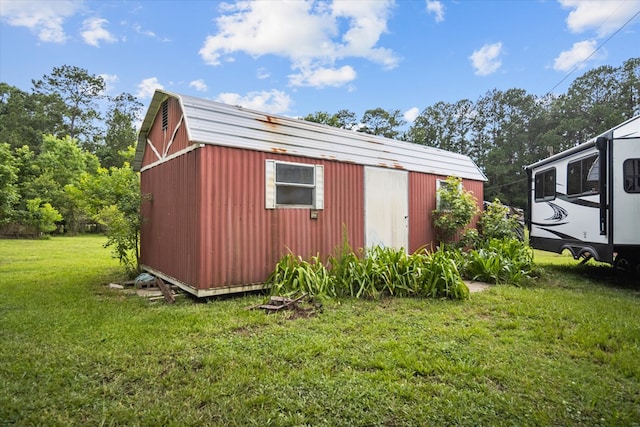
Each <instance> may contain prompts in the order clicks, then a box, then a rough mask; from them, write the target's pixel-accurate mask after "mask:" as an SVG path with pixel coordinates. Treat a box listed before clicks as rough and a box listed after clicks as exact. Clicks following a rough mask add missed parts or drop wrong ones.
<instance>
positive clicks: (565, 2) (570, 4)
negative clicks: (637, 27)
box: [559, 0, 640, 38]
mask: <svg viewBox="0 0 640 427" xmlns="http://www.w3.org/2000/svg"><path fill="white" fill-rule="evenodd" d="M559 1H560V4H561V5H562V7H564V8H565V9H572V10H571V12H569V16H567V27H568V28H569V30H570V31H571V32H574V33H583V32H585V31H588V30H595V32H596V35H597V36H598V37H599V38H601V37H605V36H608V35H609V34H611V33H613V32H614V31H616V30H617V29H618V28H620V27H621V26H622V25H624V24H625V22H627V21H628V20H629V18H631V17H632V16H633V15H634V14H635V13H637V12H638V11H639V10H640V0H599V1H596V0H591V1H584V0H559Z"/></svg>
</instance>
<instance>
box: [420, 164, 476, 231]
mask: <svg viewBox="0 0 640 427" xmlns="http://www.w3.org/2000/svg"><path fill="white" fill-rule="evenodd" d="M438 198H439V204H438V207H437V209H435V210H433V211H432V212H431V214H432V218H433V225H434V226H435V228H436V232H437V237H438V240H439V241H440V242H441V243H451V242H453V241H454V240H455V237H456V234H457V233H458V232H459V231H460V230H462V229H463V228H464V227H466V226H467V225H468V224H469V223H470V222H471V219H472V218H473V216H474V215H476V214H477V213H478V207H477V200H476V198H475V197H474V196H473V193H471V192H469V191H466V190H465V189H464V188H463V187H462V179H461V178H458V177H455V176H450V177H448V178H447V179H446V182H445V185H444V186H442V187H441V188H439V189H438Z"/></svg>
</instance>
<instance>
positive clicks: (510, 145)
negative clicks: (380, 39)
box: [304, 58, 640, 208]
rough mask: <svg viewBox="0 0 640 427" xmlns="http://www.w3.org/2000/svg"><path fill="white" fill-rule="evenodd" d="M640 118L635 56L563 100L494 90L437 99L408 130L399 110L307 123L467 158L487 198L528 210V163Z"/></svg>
mask: <svg viewBox="0 0 640 427" xmlns="http://www.w3.org/2000/svg"><path fill="white" fill-rule="evenodd" d="M639 114H640V58H631V59H629V60H627V61H625V62H624V63H623V64H622V65H621V66H619V67H613V66H609V65H605V66H601V67H598V68H594V69H592V70H590V71H588V72H586V73H584V74H583V75H581V76H579V77H578V78H576V79H575V80H574V81H573V83H572V84H571V85H570V87H569V89H568V90H567V92H566V93H563V94H560V95H554V94H546V95H543V96H536V95H532V94H529V93H527V92H526V91H525V90H523V89H516V88H514V89H509V90H506V91H500V90H496V89H494V90H491V91H488V92H487V93H486V94H484V95H482V96H481V97H480V98H479V99H478V100H476V101H475V102H474V101H471V100H469V99H461V100H459V101H457V102H453V103H449V102H443V101H441V102H437V103H435V104H433V105H431V106H428V107H427V108H425V109H424V110H423V111H422V113H421V114H420V115H419V116H418V117H417V118H416V120H415V121H414V122H413V123H412V124H411V126H409V128H408V129H407V130H406V131H404V132H402V131H401V130H400V129H401V128H402V127H403V126H404V125H406V122H405V121H404V120H403V118H402V114H401V113H400V110H384V109H382V108H376V109H372V110H367V111H365V113H364V115H363V116H362V118H361V119H360V120H358V119H357V115H356V114H355V113H353V112H351V111H349V110H340V111H338V112H337V113H335V114H330V113H327V112H316V113H313V114H309V115H307V116H306V117H304V119H305V120H310V121H313V122H317V123H323V124H327V125H330V126H336V127H340V128H343V129H354V130H357V131H360V132H366V133H370V134H375V135H382V136H386V137H389V138H396V139H400V140H404V141H409V142H413V143H416V144H422V145H428V146H432V147H437V148H442V149H445V150H449V151H453V152H456V153H461V154H466V155H468V156H470V157H471V158H472V159H473V160H474V161H475V162H476V164H477V165H478V166H479V167H480V168H481V169H482V170H483V171H484V173H485V174H486V176H487V178H488V179H489V181H488V182H487V184H486V185H485V189H484V197H485V199H486V200H493V199H495V198H499V199H500V200H501V201H502V202H503V203H505V204H508V205H512V206H514V207H520V208H524V206H525V204H526V200H527V182H526V174H525V173H524V170H523V168H524V166H526V165H529V164H531V163H534V162H536V161H538V160H540V159H542V158H545V157H547V156H548V155H549V154H550V153H558V152H560V151H562V150H565V149H567V148H569V147H572V146H574V145H576V144H579V143H582V142H585V141H586V140H588V139H590V138H592V137H594V136H596V135H598V134H600V133H602V132H605V131H607V130H608V129H610V128H612V127H614V126H616V125H618V124H620V123H622V122H623V121H625V120H627V119H629V118H631V117H634V116H637V115H639Z"/></svg>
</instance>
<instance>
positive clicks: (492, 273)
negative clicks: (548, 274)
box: [459, 239, 538, 285]
mask: <svg viewBox="0 0 640 427" xmlns="http://www.w3.org/2000/svg"><path fill="white" fill-rule="evenodd" d="M459 260H460V263H461V265H462V271H463V275H464V276H466V277H469V278H471V279H473V280H480V281H483V282H489V283H505V284H513V285H521V284H522V283H523V282H525V281H526V280H529V279H531V278H532V277H535V276H536V275H538V271H537V270H536V268H535V267H534V265H533V250H532V249H531V248H529V247H528V246H527V245H526V244H525V243H524V242H521V241H519V240H515V239H491V240H489V241H488V242H485V243H484V244H483V246H482V247H480V248H479V249H474V250H471V251H469V252H466V253H462V252H461V253H460V255H459Z"/></svg>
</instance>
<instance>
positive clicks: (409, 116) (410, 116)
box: [403, 107, 420, 123]
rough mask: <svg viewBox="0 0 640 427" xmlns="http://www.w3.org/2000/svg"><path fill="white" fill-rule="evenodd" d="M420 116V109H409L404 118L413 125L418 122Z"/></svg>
mask: <svg viewBox="0 0 640 427" xmlns="http://www.w3.org/2000/svg"><path fill="white" fill-rule="evenodd" d="M419 115H420V109H419V108H418V107H412V108H409V109H408V110H407V111H405V112H404V114H403V117H404V119H405V120H406V121H408V122H409V123H413V122H415V121H416V118H418V116H419Z"/></svg>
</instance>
